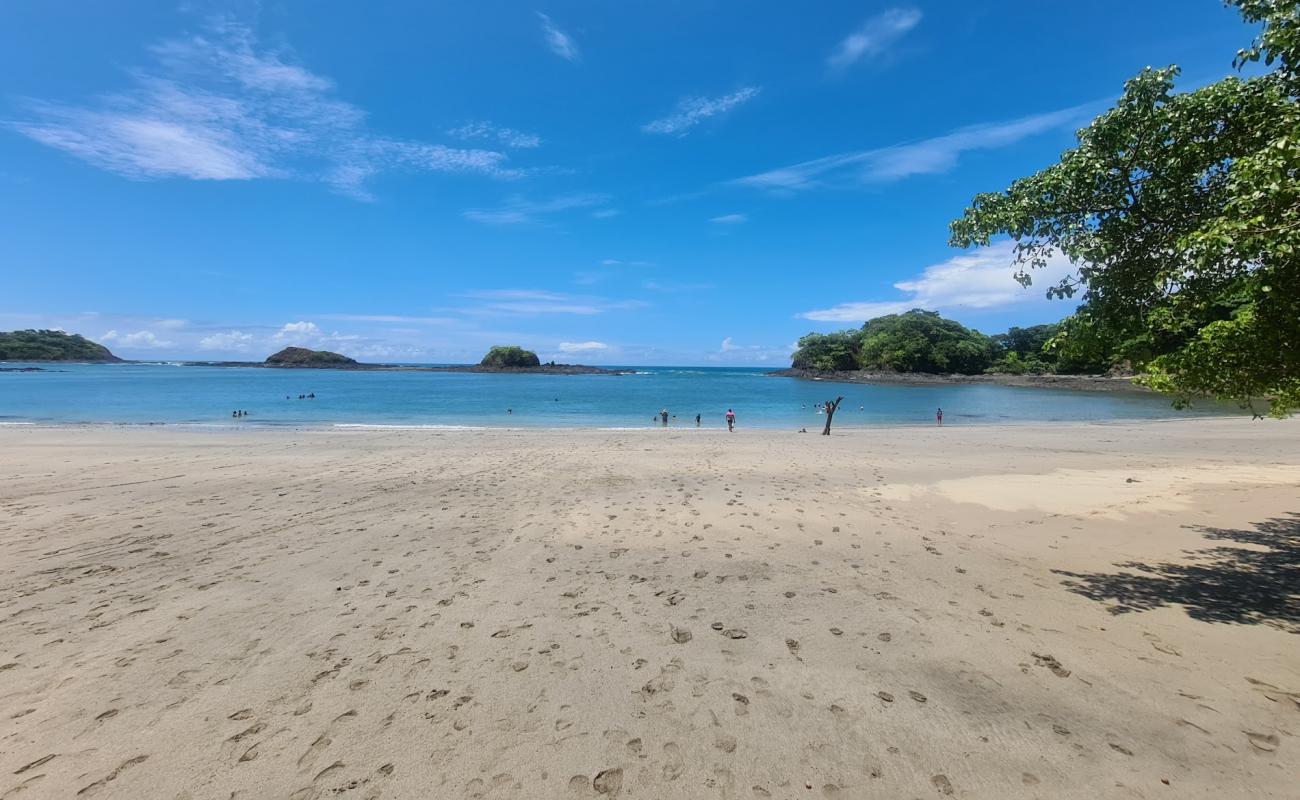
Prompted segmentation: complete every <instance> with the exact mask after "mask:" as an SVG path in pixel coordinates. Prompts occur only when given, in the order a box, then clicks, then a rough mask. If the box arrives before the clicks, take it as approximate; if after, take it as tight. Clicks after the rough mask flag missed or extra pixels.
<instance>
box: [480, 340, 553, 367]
mask: <svg viewBox="0 0 1300 800" xmlns="http://www.w3.org/2000/svg"><path fill="white" fill-rule="evenodd" d="M541 363H542V361H541V359H539V358H538V357H537V354H536V353H534V352H533V351H532V350H525V349H524V348H522V347H519V346H517V345H511V346H509V347H499V346H498V347H493V348H492V349H491V350H489V351H488V354H487V355H485V356H483V360H482V361H480V362H478V365H479V366H480V367H494V368H502V367H507V368H519V367H538V366H541Z"/></svg>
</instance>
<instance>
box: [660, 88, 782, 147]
mask: <svg viewBox="0 0 1300 800" xmlns="http://www.w3.org/2000/svg"><path fill="white" fill-rule="evenodd" d="M760 91H762V90H761V89H759V87H757V86H746V87H744V88H743V89H740V90H739V91H736V92H732V93H731V94H727V95H723V96H722V97H687V98H685V99H683V100H680V101H678V103H677V106H676V108H674V109H673V112H672V113H671V114H669V115H668V116H666V117H663V118H661V119H657V120H654V121H652V122H647V123H646V124H645V125H642V126H641V130H643V131H645V132H646V133H667V134H677V135H678V136H685V135H686V134H687V133H689V132H690V129H691V128H693V127H695V126H696V125H698V124H700V123H701V122H703V121H704V120H706V119H708V118H709V117H715V116H717V115H719V114H725V113H726V112H728V111H730V110H731V109H733V108H735V107H736V106H739V105H742V104H744V103H746V102H748V101H750V100H752V99H753V98H755V97H757V96H758V93H759V92H760Z"/></svg>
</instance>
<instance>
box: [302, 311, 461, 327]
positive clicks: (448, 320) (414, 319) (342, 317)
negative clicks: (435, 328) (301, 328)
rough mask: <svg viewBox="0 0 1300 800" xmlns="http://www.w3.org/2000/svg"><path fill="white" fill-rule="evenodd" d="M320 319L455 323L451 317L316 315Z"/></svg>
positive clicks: (412, 323)
mask: <svg viewBox="0 0 1300 800" xmlns="http://www.w3.org/2000/svg"><path fill="white" fill-rule="evenodd" d="M315 316H316V317H317V318H319V319H328V320H336V321H340V322H384V323H392V324H400V325H448V324H451V323H454V322H455V320H454V319H452V318H451V317H409V316H401V315H396V314H316V315H315Z"/></svg>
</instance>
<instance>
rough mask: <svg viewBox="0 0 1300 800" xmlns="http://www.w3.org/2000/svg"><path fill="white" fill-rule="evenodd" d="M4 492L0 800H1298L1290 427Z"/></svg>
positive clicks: (332, 442)
mask: <svg viewBox="0 0 1300 800" xmlns="http://www.w3.org/2000/svg"><path fill="white" fill-rule="evenodd" d="M0 453H2V454H3V456H2V457H0V582H2V585H3V586H4V587H5V588H6V591H5V592H4V594H3V595H0V798H4V800H8V799H9V798H22V799H23V800H29V799H30V798H47V797H48V798H55V797H57V798H90V797H94V798H109V797H121V798H168V799H169V800H170V799H171V798H178V799H179V798H221V800H226V799H227V798H276V797H279V798H327V797H343V798H380V797H384V798H459V797H487V798H507V797H517V798H550V797H556V798H569V797H573V798H583V797H585V798H601V797H615V796H616V797H642V798H695V797H704V798H712V797H736V798H753V797H773V798H794V797H798V798H804V797H811V798H824V797H839V798H865V797H882V798H896V797H899V798H912V797H921V798H924V797H943V796H947V795H951V796H954V797H970V798H986V797H987V798H1090V799H1091V798H1101V797H1104V798H1110V797H1122V798H1126V797H1133V798H1157V797H1158V798H1173V797H1178V798H1188V797H1205V798H1219V797H1278V798H1282V797H1295V796H1296V776H1297V775H1300V740H1298V739H1297V734H1300V596H1298V593H1300V577H1298V576H1297V573H1298V572H1300V423H1296V422H1284V423H1278V422H1253V423H1252V422H1250V421H1248V420H1244V419H1221V420H1197V421H1187V422H1169V423H1147V424H1143V425H1123V424H1116V425H1053V426H1047V425H1041V426H1040V425H1033V426H1019V427H983V428H961V427H948V428H945V429H942V430H937V429H934V428H890V429H881V430H874V431H854V432H847V431H846V432H844V433H842V434H837V435H835V436H831V437H821V436H817V435H815V434H808V435H800V434H794V433H777V432H767V431H765V432H751V431H743V430H742V431H739V432H737V433H736V434H735V435H728V434H726V433H725V432H718V431H703V432H697V431H695V430H681V431H678V430H668V431H654V430H651V431H635V432H600V431H587V432H566V431H544V432H536V431H527V432H525V431H456V432H437V431H364V430H350V431H306V430H304V431H265V430H260V431H242V432H226V433H211V432H200V431H184V430H175V429H148V428H62V429H58V428H25V427H0Z"/></svg>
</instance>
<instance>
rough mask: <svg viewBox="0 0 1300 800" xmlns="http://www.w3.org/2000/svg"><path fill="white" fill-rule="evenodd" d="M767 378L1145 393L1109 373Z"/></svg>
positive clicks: (797, 374) (799, 372) (806, 373)
mask: <svg viewBox="0 0 1300 800" xmlns="http://www.w3.org/2000/svg"><path fill="white" fill-rule="evenodd" d="M767 375H768V377H775V378H798V379H800V380H810V381H828V382H833V383H877V384H890V385H894V386H951V385H969V384H985V385H989V386H1014V387H1019V388H1025V389H1068V390H1071V391H1080V392H1132V393H1143V394H1144V393H1148V392H1150V391H1151V390H1150V389H1147V388H1146V387H1145V386H1139V385H1137V384H1135V383H1133V379H1132V377H1129V376H1113V375H956V374H954V375H938V374H931V373H919V372H869V371H866V370H851V371H846V372H822V371H818V370H810V369H783V370H777V371H775V372H769V373H768V374H767Z"/></svg>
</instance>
